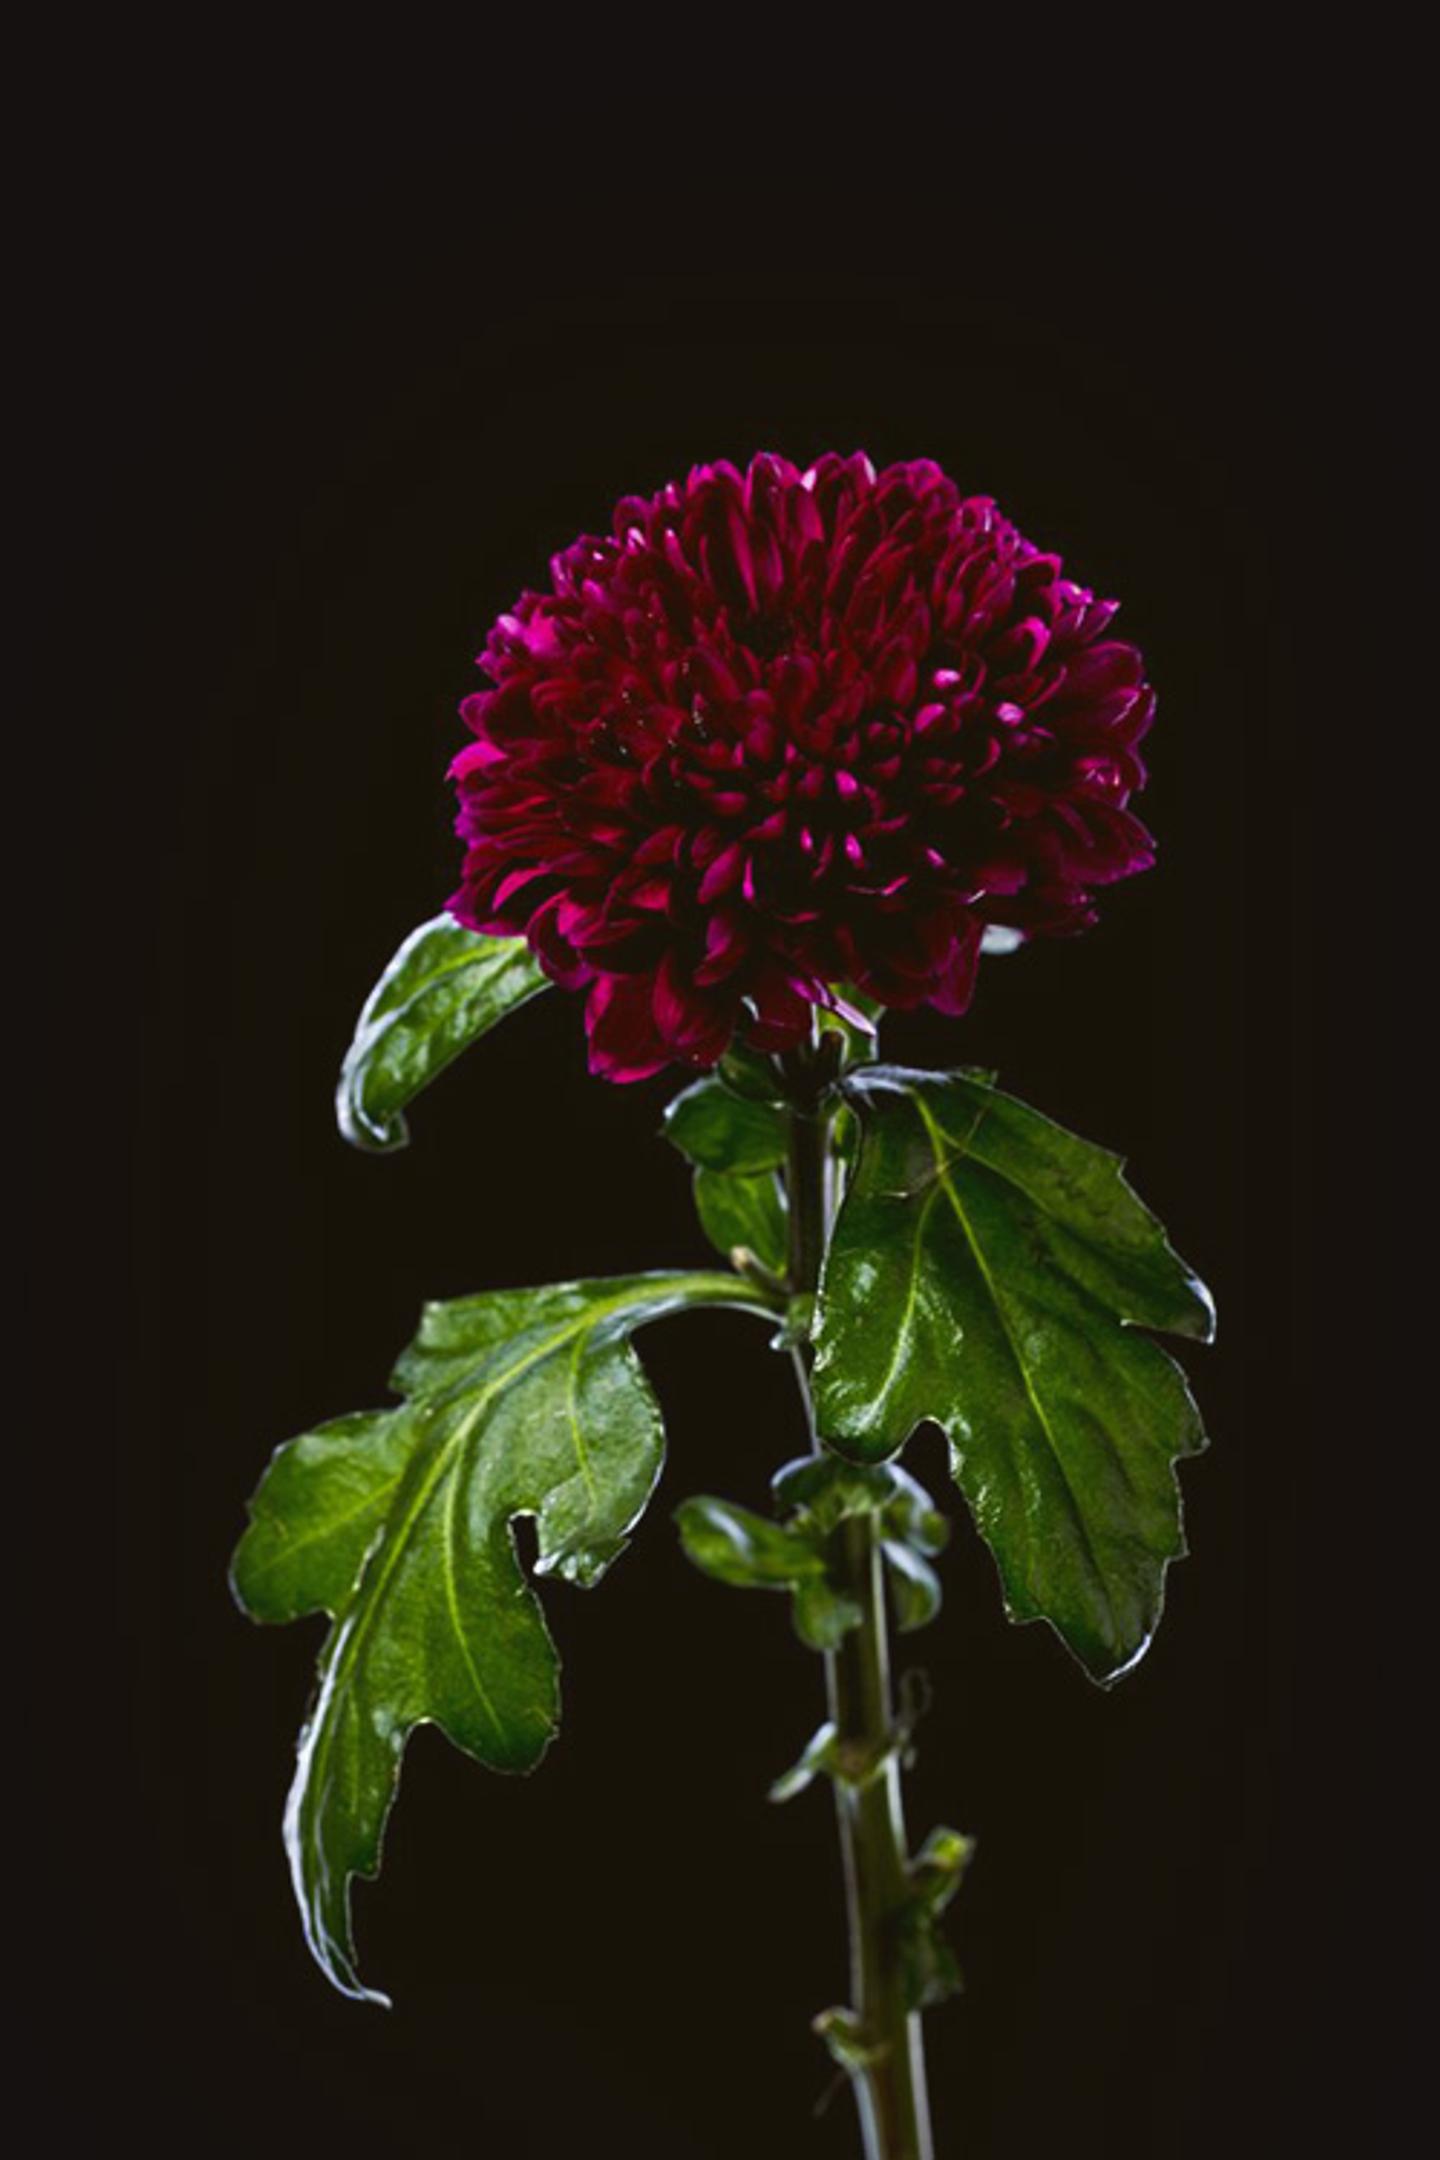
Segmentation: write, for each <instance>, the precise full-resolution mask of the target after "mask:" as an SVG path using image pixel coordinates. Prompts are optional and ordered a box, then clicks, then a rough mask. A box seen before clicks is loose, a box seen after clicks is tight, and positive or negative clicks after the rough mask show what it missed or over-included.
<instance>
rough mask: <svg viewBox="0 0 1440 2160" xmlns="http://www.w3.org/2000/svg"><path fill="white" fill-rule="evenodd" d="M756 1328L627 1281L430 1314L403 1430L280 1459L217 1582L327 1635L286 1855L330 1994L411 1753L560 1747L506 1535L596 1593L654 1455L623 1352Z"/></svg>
mask: <svg viewBox="0 0 1440 2160" xmlns="http://www.w3.org/2000/svg"><path fill="white" fill-rule="evenodd" d="M714 1305H733V1306H739V1307H742V1308H744V1309H747V1310H750V1311H753V1312H757V1313H760V1314H761V1315H762V1316H764V1317H766V1318H773V1313H772V1309H771V1307H770V1306H769V1305H768V1304H766V1303H765V1302H763V1301H762V1300H760V1299H759V1298H758V1296H757V1295H756V1293H755V1292H754V1291H753V1290H750V1289H748V1288H747V1286H746V1285H745V1284H744V1283H743V1282H742V1281H740V1280H739V1279H738V1278H736V1277H734V1276H728V1275H720V1274H688V1275H680V1274H673V1275H668V1274H667V1275H640V1276H633V1277H627V1278H617V1279H614V1280H610V1281H601V1282H588V1283H585V1282H582V1283H562V1284H557V1285H554V1286H551V1287H548V1288H545V1289H538V1290H509V1291H499V1292H495V1293H492V1294H487V1295H482V1296H479V1297H474V1298H461V1299H456V1300H454V1301H452V1302H450V1303H447V1304H436V1305H431V1306H428V1307H427V1308H426V1310H425V1314H424V1317H423V1320H422V1324H421V1327H420V1331H419V1334H418V1335H417V1337H416V1339H415V1341H414V1343H413V1344H412V1345H411V1347H410V1349H409V1350H408V1351H407V1352H406V1354H405V1356H404V1357H402V1359H401V1360H400V1364H399V1366H398V1368H397V1379H398V1384H399V1385H401V1386H402V1387H403V1388H404V1389H405V1391H406V1392H407V1393H408V1395H409V1397H410V1400H409V1401H407V1402H406V1403H404V1404H403V1405H402V1406H400V1407H399V1408H397V1409H394V1410H389V1411H373V1412H366V1413H362V1414H361V1415H359V1416H357V1417H353V1418H342V1419H338V1420H335V1421H334V1422H333V1423H331V1424H329V1425H326V1426H323V1427H321V1428H320V1429H319V1430H318V1431H317V1432H314V1433H309V1434H305V1435H302V1436H301V1438H299V1439H298V1440H293V1441H290V1442H288V1443H287V1444H286V1446H284V1447H282V1448H281V1449H280V1450H279V1451H278V1452H277V1454H276V1456H275V1458H274V1460H273V1462H272V1464H271V1466H270V1468H269V1470H268V1471H267V1473H266V1476H265V1478H264V1480H263V1482H262V1484H261V1486H260V1489H259V1491H258V1492H257V1494H256V1495H255V1498H254V1500H253V1501H252V1503H251V1515H252V1523H251V1527H250V1529H249V1530H248V1531H247V1532H246V1535H245V1537H244V1538H243V1539H242V1541H241V1544H240V1546H239V1548H238V1550H237V1553H236V1556H235V1561H234V1566H233V1570H232V1580H233V1583H234V1587H235V1591H236V1594H237V1596H238V1597H239V1598H240V1600H241V1602H242V1603H243V1604H244V1605H245V1607H246V1608H247V1610H249V1611H250V1612H251V1613H253V1614H254V1616H255V1617H257V1618H260V1619H284V1618H289V1617H292V1616H294V1615H296V1614H299V1613H303V1612H310V1611H319V1610H323V1611H325V1612H328V1613H330V1614H331V1615H332V1617H333V1620H334V1626H333V1628H332V1629H331V1632H330V1635H329V1637H328V1639H327V1641H326V1644H325V1647H324V1650H323V1652H322V1655H321V1661H320V1688H319V1694H318V1697H317V1699H316V1702H315V1704H314V1707H313V1709H312V1712H311V1715H310V1717H309V1720H308V1722H307V1724H306V1726H305V1729H304V1732H303V1733H302V1735H301V1740H300V1748H299V1759H298V1763H297V1768H296V1773H295V1779H294V1783H293V1785H292V1787H291V1793H290V1800H289V1804H288V1807H287V1810H286V1818H285V1838H286V1846H287V1850H288V1852H289V1856H290V1864H291V1872H292V1876H293V1880H294V1884H295V1890H296V1895H297V1898H298V1900H299V1903H300V1909H301V1914H302V1917H303V1920H304V1925H305V1932H306V1936H307V1939H308V1941H309V1944H310V1947H311V1949H312V1951H313V1953H314V1955H315V1957H316V1959H317V1961H318V1962H319V1964H320V1965H321V1967H322V1969H323V1970H324V1971H325V1972H326V1974H327V1975H328V1976H329V1978H330V1979H331V1980H332V1981H333V1982H334V1984H335V1985H336V1986H337V1987H338V1988H340V1989H341V1990H342V1992H344V1993H345V1994H348V1995H354V1996H357V1997H359V1998H361V1999H363V2000H372V2001H383V2000H384V1997H383V1996H376V1995H373V1994H372V1992H371V1991H370V1990H369V1989H368V1988H366V1987H365V1986H364V1985H363V1984H362V1982H361V1980H360V1978H359V1974H358V1972H357V1970H356V1963H355V1949H354V1941H353V1937H352V1933H351V1922H350V1896H349V1885H350V1879H351V1877H352V1876H355V1875H362V1876H370V1875H374V1874H375V1873H376V1872H377V1870H378V1867H379V1863H380V1852H381V1841H382V1837H383V1833H384V1827H385V1821H386V1818H387V1816H388V1814H389V1811H390V1807H391V1805H392V1802H393V1799H394V1794H395V1788H396V1784H397V1781H398V1777H399V1771H400V1762H401V1756H402V1754H403V1751H404V1748H405V1743H406V1741H407V1739H408V1737H409V1735H410V1733H411V1731H412V1730H413V1729H414V1727H415V1726H416V1725H418V1724H422V1723H433V1724H436V1725H438V1726H439V1727H440V1728H441V1730H442V1731H443V1732H444V1733H445V1734H446V1735H447V1737H448V1738H449V1739H450V1740H452V1741H453V1742H454V1743H455V1745H456V1746H457V1747H460V1748H462V1749H464V1751H465V1752H466V1753H467V1754H470V1755H473V1756H474V1757H475V1758H476V1759H477V1760H478V1761H480V1762H482V1763H485V1764H487V1765H488V1766H489V1767H490V1768H492V1769H496V1770H506V1771H524V1770H529V1769H531V1768H533V1767H534V1765H535V1764H536V1763H537V1762H538V1761H539V1759H540V1757H541V1755H542V1754H543V1753H544V1751H545V1748H546V1747H547V1745H548V1744H549V1741H550V1739H551V1737H552V1736H553V1734H554V1731H555V1727H556V1719H557V1707H558V1704H557V1661H556V1656H555V1650H554V1646H553V1644H552V1642H551V1639H550V1635H549V1631H548V1629H547V1628H546V1625H545V1620H544V1617H543V1614H542V1612H541V1609H540V1605H539V1602H538V1600H537V1598H536V1597H535V1594H534V1592H533V1591H532V1590H531V1588H530V1587H529V1585H528V1583H527V1582H526V1581H525V1578H524V1576H523V1574H522V1571H521V1568H520V1564H519V1560H518V1558H517V1555H516V1551H515V1544H514V1538H513V1534H512V1530H511V1525H512V1523H513V1522H514V1520H515V1519H516V1517H517V1516H520V1515H529V1516H533V1517H534V1519H535V1530H536V1540H537V1545H538V1551H539V1559H538V1562H537V1573H541V1574H552V1573H553V1574H560V1575H563V1576H566V1577H568V1578H569V1579H570V1580H572V1581H575V1582H578V1583H582V1584H587V1585H588V1584H590V1583H594V1582H596V1581H598V1580H599V1578H600V1576H601V1575H602V1574H603V1573H604V1571H605V1569H606V1568H607V1567H608V1566H609V1564H610V1563H611V1561H612V1560H613V1559H614V1558H615V1556H616V1554H617V1553H618V1552H619V1551H620V1550H621V1549H622V1547H623V1545H624V1543H625V1541H626V1538H627V1536H628V1534H629V1532H630V1529H631V1528H632V1526H633V1524H634V1522H635V1520H636V1518H637V1517H638V1515H639V1514H640V1512H641V1510H642V1509H643V1508H644V1506H645V1503H646V1501H647V1500H648V1498H649V1496H650V1493H651V1490H652V1488H653V1486H654V1483H655V1480H656V1478H657V1476H658V1474H659V1470H660V1464H661V1459H662V1454H663V1446H664V1436H663V1431H662V1427H661V1423H660V1415H659V1411H658V1409H657V1407H656V1404H655V1401H654V1397H653V1395H652V1394H651V1391H650V1387H649V1383H648V1381H647V1380H646V1378H645V1375H644V1373H643V1371H642V1369H641V1367H640V1364H639V1361H638V1359H637V1358H636V1356H635V1353H634V1351H633V1349H632V1348H631V1347H630V1342H629V1337H630V1335H631V1334H632V1333H633V1332H634V1330H635V1329H637V1328H639V1327H641V1326H644V1325H646V1324H648V1323H649V1322H651V1321H653V1320H656V1319H658V1318H660V1317H661V1316H662V1315H663V1314H665V1313H670V1312H675V1311H679V1310H682V1309H685V1308H689V1307H699V1306H714Z"/></svg>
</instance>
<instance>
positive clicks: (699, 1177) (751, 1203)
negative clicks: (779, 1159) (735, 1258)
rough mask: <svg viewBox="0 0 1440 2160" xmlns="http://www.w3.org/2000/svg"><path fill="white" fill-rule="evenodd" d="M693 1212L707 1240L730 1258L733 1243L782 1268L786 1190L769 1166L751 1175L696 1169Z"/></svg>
mask: <svg viewBox="0 0 1440 2160" xmlns="http://www.w3.org/2000/svg"><path fill="white" fill-rule="evenodd" d="M695 1212H696V1214H697V1215H698V1216H699V1218H700V1227H701V1229H702V1230H703V1231H704V1232H705V1235H706V1237H707V1238H709V1240H710V1243H711V1244H712V1245H713V1246H714V1247H715V1250H716V1251H717V1252H719V1253H724V1254H725V1256H726V1258H727V1259H728V1258H729V1256H730V1254H731V1253H732V1252H734V1250H735V1248H736V1247H737V1246H744V1247H745V1248H746V1249H747V1250H748V1251H750V1252H752V1253H754V1255H755V1257H756V1259H757V1260H758V1261H759V1262H760V1263H761V1265H762V1267H767V1268H769V1269H770V1270H771V1272H772V1273H773V1274H777V1275H778V1274H780V1273H782V1272H783V1270H784V1267H785V1258H786V1241H787V1231H786V1220H785V1216H786V1210H785V1196H784V1193H783V1191H782V1188H781V1185H780V1180H779V1179H778V1178H777V1177H776V1175H775V1173H774V1171H773V1170H761V1171H760V1172H759V1173H758V1174H757V1175H756V1176H754V1177H744V1176H737V1175H735V1174H734V1173H733V1172H732V1171H729V1170H697V1171H696V1172H695Z"/></svg>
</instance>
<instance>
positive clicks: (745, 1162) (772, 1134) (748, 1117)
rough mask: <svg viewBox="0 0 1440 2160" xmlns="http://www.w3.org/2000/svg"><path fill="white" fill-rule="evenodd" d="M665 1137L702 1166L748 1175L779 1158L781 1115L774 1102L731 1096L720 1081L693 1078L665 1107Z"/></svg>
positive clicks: (773, 1164)
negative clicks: (693, 1080) (689, 1084)
mask: <svg viewBox="0 0 1440 2160" xmlns="http://www.w3.org/2000/svg"><path fill="white" fill-rule="evenodd" d="M664 1133H665V1137H666V1139H667V1140H668V1141H670V1142H671V1144H672V1145H673V1146H674V1147H677V1148H679V1150H680V1152H681V1154H682V1155H686V1156H688V1157H689V1159H690V1161H691V1162H692V1163H696V1164H698V1165H699V1167H700V1168H701V1169H704V1170H728V1171H731V1172H734V1173H737V1174H739V1175H741V1176H751V1177H753V1176H754V1175H755V1174H756V1172H758V1171H761V1170H775V1169H777V1168H778V1167H779V1165H780V1164H781V1163H783V1162H784V1160H785V1144H786V1134H787V1120H786V1115H785V1112H784V1110H783V1109H782V1108H780V1106H779V1105H778V1104H776V1103H767V1102H756V1101H754V1100H753V1099H752V1098H750V1097H748V1096H744V1095H737V1094H736V1093H735V1092H734V1090H733V1089H731V1088H728V1087H727V1086H726V1085H725V1083H724V1082H723V1081H722V1080H717V1079H714V1078H710V1079H705V1080H697V1081H696V1082H695V1084H694V1086H693V1087H688V1088H686V1089H685V1091H684V1093H683V1094H680V1095H677V1096H676V1097H675V1099H674V1101H673V1102H671V1103H669V1104H668V1105H667V1106H666V1110H665V1122H664Z"/></svg>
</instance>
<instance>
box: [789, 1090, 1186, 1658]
mask: <svg viewBox="0 0 1440 2160" xmlns="http://www.w3.org/2000/svg"><path fill="white" fill-rule="evenodd" d="M846 1093H847V1098H848V1100H849V1101H850V1102H851V1104H852V1105H853V1107H854V1108H855V1110H856V1112H857V1114H858V1117H859V1120H860V1126H861V1145H860V1149H859V1153H858V1157H857V1159H856V1162H855V1166H854V1169H853V1172H852V1175H851V1178H850V1180H849V1183H848V1186H847V1189H846V1194H845V1198H844V1201H843V1203H842V1205H841V1208H840V1212H839V1215H838V1218H837V1221H836V1224H835V1229H834V1233H833V1237H832V1241H831V1246H830V1251H829V1254H828V1257H827V1260H826V1266H825V1274H824V1278H823V1281H822V1284H821V1292H820V1299H819V1307H818V1315H817V1322H816V1335H815V1341H816V1360H815V1372H814V1388H815V1402H816V1412H817V1416H818V1419H819V1422H820V1429H821V1430H822V1432H823V1433H824V1434H825V1436H826V1438H827V1440H828V1441H829V1442H830V1443H831V1445H832V1446H834V1447H836V1448H838V1449H840V1450H841V1451H842V1452H844V1453H846V1454H848V1455H850V1456H852V1457H853V1458H854V1459H855V1460H856V1461H859V1462H876V1461H879V1460H882V1459H883V1458H884V1457H886V1456H888V1455H890V1454H893V1453H894V1451H895V1450H896V1449H897V1448H899V1447H901V1446H903V1445H904V1442H905V1441H906V1439H907V1438H908V1437H909V1435H910V1433H911V1432H912V1431H913V1430H914V1429H915V1427H916V1426H917V1425H918V1424H920V1423H921V1422H922V1421H923V1420H925V1419H933V1420H934V1421H935V1422H936V1423H937V1424H938V1425H940V1426H941V1427H942V1428H943V1429H944V1430H945V1432H946V1434H947V1435H948V1437H949V1440H950V1445H951V1463H952V1469H953V1471H954V1475H955V1478H956V1481H957V1483H958V1484H959V1486H960V1488H961V1490H962V1492H963V1493H964V1494H965V1497H966V1499H967V1501H968V1502H969V1505H970V1507H971V1510H972V1512H973V1514H974V1517H975V1520H976V1523H977V1524H978V1526H979V1528H980V1531H981V1534H982V1535H983V1536H984V1538H985V1539H986V1541H987V1543H988V1544H989V1546H990V1548H991V1551H992V1552H993V1553H994V1555H995V1559H996V1561H997V1563H998V1566H999V1570H1000V1576H1001V1581H1002V1585H1003V1588H1004V1593H1005V1600H1006V1606H1007V1610H1008V1611H1009V1613H1010V1615H1011V1617H1012V1618H1014V1619H1017V1620H1029V1619H1035V1618H1043V1619H1046V1620H1048V1621H1049V1622H1050V1623H1051V1625H1052V1626H1053V1627H1055V1628H1056V1629H1057V1631H1058V1632H1059V1633H1060V1635H1061V1637H1062V1638H1063V1640H1064V1641H1065V1642H1066V1643H1067V1644H1068V1646H1069V1647H1070V1649H1071V1650H1072V1651H1073V1652H1074V1653H1075V1655H1076V1656H1077V1657H1078V1658H1080V1660H1081V1661H1082V1662H1083V1664H1084V1665H1085V1667H1086V1669H1087V1671H1088V1672H1089V1673H1090V1674H1091V1676H1092V1677H1093V1678H1095V1679H1097V1680H1101V1681H1107V1680H1111V1679H1114V1678H1117V1677H1118V1676H1119V1674H1120V1673H1122V1672H1123V1671H1125V1670H1126V1669H1127V1667H1128V1666H1130V1665H1131V1664H1133V1663H1134V1662H1135V1660H1136V1659H1137V1658H1138V1657H1139V1656H1140V1655H1141V1653H1142V1652H1143V1650H1144V1649H1145V1647H1146V1645H1147V1643H1148V1642H1149V1640H1150V1637H1151V1635H1152V1634H1153V1632H1154V1629H1155V1626H1156V1623H1157V1621H1158V1619H1159V1616H1160V1611H1161V1605H1162V1599H1163V1585H1164V1573H1165V1568H1166V1564H1167V1563H1168V1562H1169V1561H1170V1560H1172V1559H1175V1558H1177V1557H1178V1556H1179V1555H1180V1554H1181V1553H1182V1552H1183V1551H1184V1542H1183V1538H1182V1534H1181V1519H1180V1500H1179V1493H1178V1490H1177V1485H1176V1479H1175V1472H1174V1467H1173V1465H1174V1462H1175V1460H1176V1459H1177V1458H1178V1457H1180V1456H1183V1455H1188V1454H1191V1453H1194V1452H1195V1451H1196V1450H1198V1449H1199V1448H1200V1447H1201V1446H1203V1445H1204V1435H1203V1432H1202V1429H1201V1425H1200V1419H1199V1415H1198V1412H1197V1411H1196V1408H1195V1405H1194V1403H1193V1401H1192V1399H1191V1397H1190V1394H1189V1390H1188V1388H1187V1387H1186V1384H1185V1379H1184V1376H1183V1374H1182V1373H1181V1372H1180V1370H1179V1368H1178V1367H1177V1366H1176V1365H1175V1364H1174V1362H1173V1361H1172V1360H1171V1359H1170V1358H1169V1357H1168V1356H1167V1355H1166V1354H1165V1352H1164V1351H1163V1350H1161V1349H1160V1348H1159V1346H1158V1345H1157V1344H1155V1343H1153V1342H1152V1341H1150V1340H1149V1338H1148V1337H1147V1336H1146V1335H1144V1334H1142V1333H1140V1332H1139V1330H1140V1329H1141V1328H1156V1329H1164V1330H1168V1331H1170V1332H1173V1333H1177V1334H1182V1335H1189V1336H1193V1337H1195V1338H1197V1339H1199V1340H1201V1341H1207V1340H1209V1338H1210V1336H1211V1334H1212V1332H1213V1308H1212V1306H1211V1303H1210V1299H1209V1296H1208V1294H1207V1293H1206V1291H1205V1289H1204V1287H1203V1285H1201V1284H1200V1283H1199V1282H1198V1281H1197V1280H1196V1278H1195V1277H1194V1276H1193V1275H1192V1274H1191V1273H1190V1271H1189V1270H1188V1269H1187V1268H1186V1267H1185V1265H1184V1263H1183V1262H1182V1261H1181V1260H1180V1259H1179V1258H1178V1257H1177V1255H1176V1254H1175V1253H1174V1252H1173V1251H1172V1249H1171V1247H1170V1245H1169V1244H1168V1243H1167V1241H1166V1238H1165V1234H1164V1232H1163V1230H1162V1229H1161V1226H1160V1224H1159V1223H1158V1222H1157V1221H1156V1219H1155V1217H1154V1216H1153V1215H1152V1214H1150V1212H1149V1211H1148V1209H1146V1208H1145V1207H1144V1206H1142V1204H1141V1202H1140V1201H1139V1200H1138V1199H1137V1197H1136V1195H1135V1194H1134V1193H1133V1192H1132V1191H1131V1189H1130V1187H1129V1186H1128V1185H1127V1184H1126V1182H1125V1180H1124V1177H1123V1176H1122V1174H1121V1173H1122V1164H1121V1161H1120V1158H1119V1157H1117V1156H1115V1155H1112V1154H1111V1153H1110V1152H1109V1151H1108V1150H1106V1149H1104V1148H1100V1147H1096V1146H1094V1145H1093V1144H1092V1143H1090V1142H1088V1141H1084V1140H1080V1139H1077V1138H1076V1136H1075V1135H1074V1134H1073V1133H1069V1132H1066V1131H1065V1130H1064V1129H1063V1128H1062V1127H1060V1126H1058V1125H1056V1124H1053V1123H1052V1122H1051V1121H1050V1119H1048V1118H1045V1117H1042V1116H1041V1115H1040V1113H1039V1112H1038V1111H1035V1110H1032V1109H1030V1108H1028V1107H1027V1106H1026V1105H1025V1104H1024V1103H1021V1102H1018V1101H1017V1100H1016V1099H1015V1098H1014V1097H1013V1096H1009V1095H1006V1094H1003V1093H1002V1092H1001V1091H1000V1090H999V1089H998V1088H996V1087H995V1086H993V1084H992V1083H991V1081H990V1079H989V1076H987V1075H982V1074H978V1073H969V1072H959V1073H948V1074H934V1073H923V1072H907V1071H903V1070H901V1069H899V1068H895V1067H887V1066H875V1067H872V1068H870V1069H869V1070H868V1071H863V1072H860V1073H857V1074H855V1075H853V1076H852V1077H851V1078H850V1079H849V1080H848V1081H847V1082H846Z"/></svg>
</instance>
